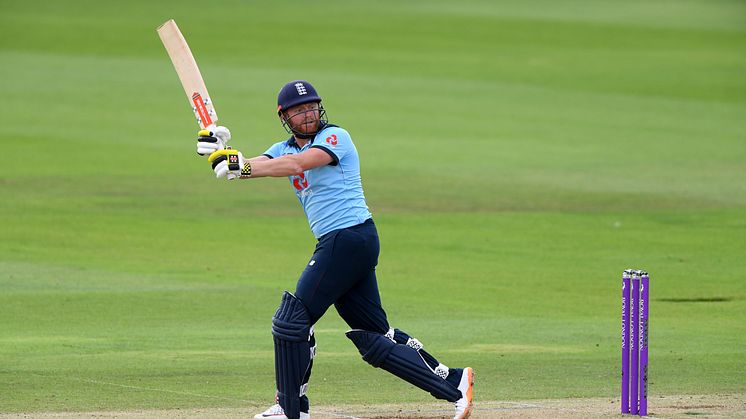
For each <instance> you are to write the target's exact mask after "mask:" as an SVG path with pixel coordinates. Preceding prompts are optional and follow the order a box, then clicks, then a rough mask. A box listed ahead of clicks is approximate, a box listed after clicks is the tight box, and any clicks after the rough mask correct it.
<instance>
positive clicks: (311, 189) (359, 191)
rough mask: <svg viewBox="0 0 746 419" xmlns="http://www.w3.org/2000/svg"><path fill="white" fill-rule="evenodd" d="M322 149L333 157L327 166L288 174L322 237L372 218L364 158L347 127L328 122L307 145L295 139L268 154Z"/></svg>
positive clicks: (315, 229)
mask: <svg viewBox="0 0 746 419" xmlns="http://www.w3.org/2000/svg"><path fill="white" fill-rule="evenodd" d="M311 147H314V148H320V149H322V150H324V151H326V152H327V153H329V155H330V156H331V157H332V159H333V161H332V162H331V163H330V164H328V165H325V166H320V167H317V168H315V169H311V170H306V171H305V172H303V174H301V175H299V176H295V175H294V176H288V179H290V184H291V185H292V186H293V188H294V189H295V195H296V196H298V200H299V201H300V204H301V205H302V206H303V211H305V213H306V217H307V218H308V224H310V226H311V231H312V232H313V234H314V236H316V238H317V239H318V238H319V237H321V236H323V235H324V234H326V233H328V232H330V231H332V230H337V229H340V228H346V227H351V226H354V225H357V224H360V223H362V222H364V221H365V220H367V219H368V218H371V217H372V215H371V213H370V211H369V210H368V205H367V204H366V203H365V196H364V195H363V184H362V181H361V179H360V159H359V157H358V154H357V149H356V148H355V144H353V143H352V138H350V134H349V133H348V132H347V131H346V130H344V129H343V128H340V127H337V126H334V125H327V126H326V127H325V128H324V129H322V130H321V131H319V133H318V134H316V137H314V138H313V139H312V140H310V141H309V142H308V143H307V144H306V145H305V146H304V147H303V148H299V147H298V144H297V143H296V142H295V139H294V138H290V139H289V140H287V141H281V142H279V143H276V144H274V145H273V146H272V147H270V148H269V149H268V150H267V151H266V152H264V155H265V156H267V157H269V158H272V159H274V158H277V157H281V156H285V155H288V154H299V153H302V152H304V151H306V150H308V149H309V148H311Z"/></svg>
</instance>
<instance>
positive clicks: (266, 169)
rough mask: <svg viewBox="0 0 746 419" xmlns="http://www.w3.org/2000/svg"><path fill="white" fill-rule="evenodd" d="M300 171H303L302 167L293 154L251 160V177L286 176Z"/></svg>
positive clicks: (297, 173)
mask: <svg viewBox="0 0 746 419" xmlns="http://www.w3.org/2000/svg"><path fill="white" fill-rule="evenodd" d="M301 173H303V167H302V166H301V164H300V163H299V162H298V159H297V158H295V156H282V157H278V158H276V159H267V160H257V161H254V160H253V159H252V160H251V177H286V176H292V175H299V174H301Z"/></svg>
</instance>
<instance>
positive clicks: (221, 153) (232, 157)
mask: <svg viewBox="0 0 746 419" xmlns="http://www.w3.org/2000/svg"><path fill="white" fill-rule="evenodd" d="M207 160H208V161H209V162H210V163H211V164H212V170H213V171H214V172H215V177H217V178H221V177H223V176H227V177H228V179H234V178H237V177H240V178H247V177H250V176H251V163H250V162H249V161H248V160H247V159H244V158H243V154H241V152H240V151H238V150H233V149H230V148H229V149H224V150H218V151H216V152H214V153H212V154H210V157H209V158H208V159H207Z"/></svg>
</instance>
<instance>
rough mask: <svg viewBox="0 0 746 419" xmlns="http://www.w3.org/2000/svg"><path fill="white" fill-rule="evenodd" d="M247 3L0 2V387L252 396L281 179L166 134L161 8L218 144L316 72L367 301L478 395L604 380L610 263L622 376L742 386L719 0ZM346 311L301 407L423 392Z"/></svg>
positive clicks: (116, 398) (730, 112) (167, 73)
mask: <svg viewBox="0 0 746 419" xmlns="http://www.w3.org/2000/svg"><path fill="white" fill-rule="evenodd" d="M266 3H267V4H258V2H243V1H235V0H234V1H226V2H217V3H216V4H212V3H206V2H198V1H179V2H175V1H174V2H154V1H132V2H113V1H99V2H92V1H83V0H76V1H66V2H50V1H15V0H2V1H0V24H1V25H2V27H3V30H4V34H5V35H3V36H2V37H0V59H2V62H3V64H2V66H0V80H2V82H1V83H2V94H3V98H4V101H3V103H4V110H3V112H0V122H1V123H2V124H1V125H0V126H2V128H3V134H4V135H3V140H2V145H3V147H2V148H3V153H2V158H0V162H2V164H0V194H1V196H2V200H0V217H1V218H2V223H0V413H2V412H11V413H12V412H40V411H98V410H129V409H170V408H180V409H185V408H195V407H237V406H246V405H247V404H250V405H264V404H269V403H270V402H271V401H272V397H273V394H274V393H273V392H274V371H273V367H274V364H273V352H272V338H271V334H270V319H271V316H272V314H273V313H274V310H275V308H276V306H277V304H278V303H279V300H280V295H281V292H282V291H283V290H285V289H293V287H294V285H295V281H296V280H297V277H298V274H299V273H300V271H301V270H302V268H303V266H304V264H305V263H306V261H307V260H308V257H309V256H310V254H311V252H312V249H313V245H314V239H313V237H312V235H311V234H310V231H309V229H308V226H307V223H306V220H305V218H304V216H303V213H302V210H301V209H300V207H299V205H298V203H297V200H296V199H295V197H294V196H293V193H292V189H291V188H290V186H289V185H288V184H287V181H286V180H285V179H260V180H256V181H243V182H233V183H228V182H225V181H217V180H215V179H214V176H213V174H212V171H211V170H210V168H209V166H208V164H207V163H206V162H205V161H204V160H203V159H201V158H198V157H197V156H196V155H195V154H194V139H195V133H196V130H197V125H196V124H195V123H194V121H193V119H192V116H191V113H190V110H189V108H188V106H187V104H186V102H185V98H184V93H183V91H182V89H181V86H180V84H179V82H178V79H177V77H176V74H175V73H174V71H173V68H172V66H171V63H170V62H169V60H168V57H167V56H166V53H165V51H164V49H163V47H162V46H161V43H160V40H159V39H158V36H157V35H156V32H155V28H156V27H157V26H158V25H159V24H160V23H162V22H163V21H165V20H167V19H168V18H175V19H176V21H177V22H178V23H179V25H180V27H181V28H182V30H183V31H184V33H185V36H186V37H187V39H188V41H189V43H190V45H191V47H192V50H193V51H194V53H195V56H196V58H197V60H198V62H199V63H200V67H201V70H202V73H203V76H204V77H205V80H206V82H207V85H208V88H209V89H210V93H211V96H212V97H213V99H214V101H215V102H216V105H217V109H218V113H219V115H220V118H221V122H222V123H223V124H225V125H228V126H229V127H230V128H231V130H232V132H233V136H234V140H233V141H232V145H233V146H234V147H235V148H238V149H240V150H242V151H243V152H244V154H251V155H256V154H260V153H262V152H263V151H264V150H265V149H266V148H267V147H268V146H269V145H270V144H271V143H273V142H275V141H278V140H280V139H282V138H284V137H285V133H284V131H282V128H281V127H280V125H279V123H278V121H277V119H276V114H275V103H276V102H275V100H276V94H277V91H278V90H279V88H280V87H281V86H282V84H284V83H285V82H286V81H288V80H292V79H295V78H304V79H308V80H310V81H312V82H313V83H314V85H315V86H316V87H317V88H318V89H319V91H320V93H321V95H322V96H323V97H324V103H325V106H326V108H327V110H328V112H329V116H330V119H331V120H332V121H333V122H335V123H337V124H340V125H342V126H344V127H345V128H347V129H348V130H349V131H350V132H351V133H352V136H353V139H354V140H355V142H356V145H357V148H358V150H359V152H360V154H361V160H362V170H363V180H364V185H365V189H366V196H367V199H368V204H369V206H370V207H371V210H372V211H373V213H374V215H375V219H376V222H377V224H378V226H379V233H380V235H381V243H382V254H381V259H380V265H379V282H380V288H381V294H382V298H383V301H384V306H385V307H386V309H387V312H388V314H389V319H390V322H391V323H392V325H394V326H396V327H400V328H402V329H404V330H407V331H409V332H410V333H411V334H413V335H415V336H416V337H418V338H419V339H420V340H421V341H423V342H424V343H425V345H426V346H427V347H428V348H429V349H430V350H431V352H433V353H434V354H436V356H438V357H439V359H440V360H441V361H442V362H444V363H445V364H447V365H450V366H465V365H469V366H472V367H474V368H475V371H476V374H477V388H476V398H477V400H514V399H532V398H569V397H616V396H618V393H619V362H620V361H619V359H620V354H619V353H620V351H619V346H620V336H619V334H620V330H619V329H620V275H621V272H622V270H623V269H625V268H628V267H633V266H634V267H642V268H646V269H647V270H649V271H650V272H651V275H652V279H651V299H652V302H651V336H650V339H651V341H650V345H651V349H650V369H651V374H650V376H651V384H650V393H651V394H652V395H665V394H716V393H740V394H743V393H746V380H744V377H746V257H744V255H745V254H746V54H744V51H746V5H745V4H744V3H743V2H740V1H641V0H640V1H631V2H623V3H618V2H610V1H600V2H594V1H569V2H562V3H561V4H559V3H556V2H552V1H537V2H525V3H521V4H513V3H507V2H493V1H487V0H484V1H465V2H451V1H445V0H444V1H435V2H420V1H414V2H395V1H382V2H357V1H353V2H344V1H334V2H312V3H309V2H300V1H291V2H287V1H284V2H272V3H270V2H266ZM516 3H518V2H516ZM345 330H346V325H345V324H344V322H343V321H342V320H341V319H340V318H339V317H338V315H337V314H336V312H334V311H333V310H332V311H330V312H329V313H328V314H327V315H326V317H324V318H323V319H322V320H321V321H320V322H319V323H318V325H317V329H316V333H317V335H316V336H317V339H318V343H319V356H318V357H317V358H316V361H315V368H314V375H313V378H312V381H311V394H310V395H311V399H312V403H314V404H316V405H325V404H326V405H331V404H335V405H339V404H353V403H369V404H376V403H398V402H420V401H421V402H428V401H430V400H431V397H430V396H429V395H427V394H425V393H424V392H421V391H419V390H417V389H415V388H413V387H411V386H409V385H408V384H406V383H403V382H401V381H399V380H397V379H395V378H393V377H391V376H389V375H388V374H387V373H385V372H383V371H381V370H375V369H373V368H370V367H369V366H368V365H367V364H365V363H364V362H363V361H362V360H361V359H360V356H359V355H358V353H357V351H356V349H355V348H354V346H353V345H352V344H351V343H350V342H349V341H348V340H347V339H346V338H345V336H344V331H345ZM616 408H617V406H616V405H613V406H611V407H610V409H612V410H614V411H615V410H616Z"/></svg>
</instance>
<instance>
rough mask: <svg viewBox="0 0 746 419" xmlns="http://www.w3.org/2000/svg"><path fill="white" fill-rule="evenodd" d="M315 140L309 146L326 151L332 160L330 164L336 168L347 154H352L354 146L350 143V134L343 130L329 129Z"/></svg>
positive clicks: (337, 128) (338, 128)
mask: <svg viewBox="0 0 746 419" xmlns="http://www.w3.org/2000/svg"><path fill="white" fill-rule="evenodd" d="M319 139H320V141H319V140H317V141H316V142H314V144H313V145H312V146H311V147H312V148H320V149H322V150H324V151H326V152H327V153H328V154H329V155H330V156H331V158H332V159H333V160H334V161H332V162H331V163H330V164H331V165H332V166H336V165H337V164H339V161H340V160H342V159H343V158H344V156H346V155H347V154H348V153H350V152H354V150H355V145H354V144H353V143H352V138H350V134H349V133H348V132H347V131H346V130H345V129H343V128H340V127H331V128H328V129H325V130H324V131H322V132H321V136H320V137H319Z"/></svg>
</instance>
